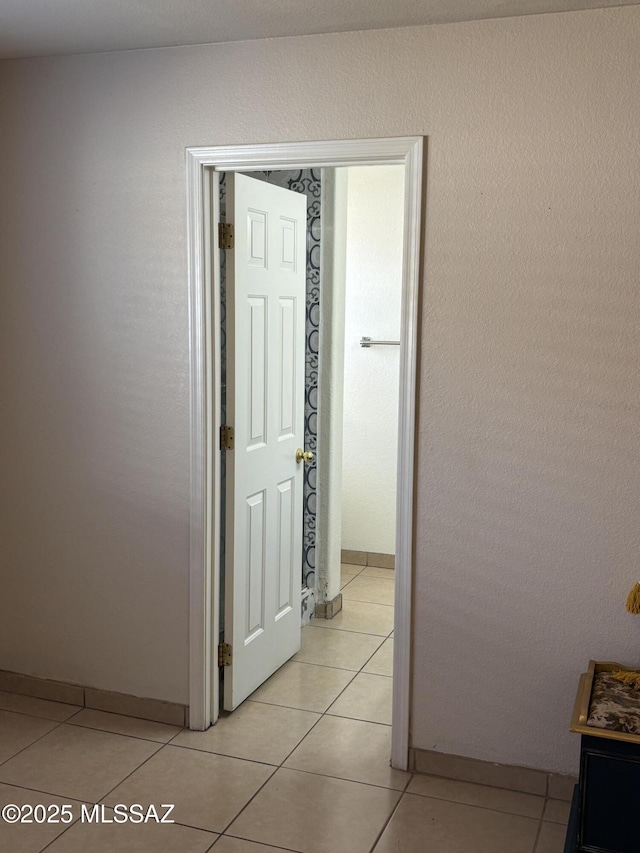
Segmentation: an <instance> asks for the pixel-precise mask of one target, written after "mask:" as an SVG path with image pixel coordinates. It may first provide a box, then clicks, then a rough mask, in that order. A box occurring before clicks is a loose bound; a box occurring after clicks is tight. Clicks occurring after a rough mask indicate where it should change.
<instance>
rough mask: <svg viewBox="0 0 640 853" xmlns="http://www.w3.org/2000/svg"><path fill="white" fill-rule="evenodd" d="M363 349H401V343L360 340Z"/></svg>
mask: <svg viewBox="0 0 640 853" xmlns="http://www.w3.org/2000/svg"><path fill="white" fill-rule="evenodd" d="M360 346H361V347H399V346H400V341H372V340H371V338H360Z"/></svg>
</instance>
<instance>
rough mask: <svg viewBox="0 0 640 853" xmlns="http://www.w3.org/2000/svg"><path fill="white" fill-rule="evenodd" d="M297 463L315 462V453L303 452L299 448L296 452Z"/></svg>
mask: <svg viewBox="0 0 640 853" xmlns="http://www.w3.org/2000/svg"><path fill="white" fill-rule="evenodd" d="M296 462H313V453H312V452H311V451H310V450H303V449H302V448H301V447H299V448H298V449H297V450H296Z"/></svg>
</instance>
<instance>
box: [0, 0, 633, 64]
mask: <svg viewBox="0 0 640 853" xmlns="http://www.w3.org/2000/svg"><path fill="white" fill-rule="evenodd" d="M639 3H640V0H0V59H8V58H15V57H25V56H51V55H61V54H70V53H96V52H103V51H111V50H132V49H137V48H148V47H169V46H173V45H185V44H203V43H215V42H227V41H241V40H245V39H258V38H271V37H275V36H299V35H310V34H314V33H334V32H346V31H349V30H367V29H379V28H382V27H407V26H415V25H420V24H446V23H453V22H455V21H475V20H480V19H483V18H503V17H510V16H514V15H535V14H540V13H544V12H568V11H574V10H578V9H596V8H603V7H606V6H631V5H638V4H639Z"/></svg>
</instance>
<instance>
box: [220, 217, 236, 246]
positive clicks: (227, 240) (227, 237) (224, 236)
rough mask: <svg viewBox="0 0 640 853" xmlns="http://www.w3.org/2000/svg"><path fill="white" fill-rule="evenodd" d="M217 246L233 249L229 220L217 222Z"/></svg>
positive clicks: (231, 229)
mask: <svg viewBox="0 0 640 853" xmlns="http://www.w3.org/2000/svg"><path fill="white" fill-rule="evenodd" d="M218 246H219V247H220V248H221V249H233V225H232V224H231V223H230V222H219V223H218Z"/></svg>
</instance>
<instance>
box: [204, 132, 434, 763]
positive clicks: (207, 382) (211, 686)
mask: <svg viewBox="0 0 640 853" xmlns="http://www.w3.org/2000/svg"><path fill="white" fill-rule="evenodd" d="M421 163H422V140H421V139H419V138H412V139H405V138H401V139H387V140H364V141H358V140H353V141H346V142H329V143H301V144H292V145H278V146H256V147H241V148H237V147H236V148H210V149H189V151H188V152H187V165H188V172H189V185H188V186H189V213H190V284H191V296H192V301H191V321H192V323H191V335H192V350H191V353H192V412H191V413H192V525H191V531H192V539H191V601H190V608H191V636H190V651H191V656H190V725H191V728H193V729H204V728H207V726H208V725H209V724H210V723H211V722H215V720H216V718H217V713H218V711H217V709H218V701H219V685H218V679H217V678H216V677H215V675H213V673H215V672H216V670H215V667H213V668H211V666H210V664H211V663H215V662H216V661H217V652H218V647H219V642H218V640H219V610H218V608H219V604H220V576H221V567H220V555H219V551H218V548H217V547H216V543H217V541H218V539H219V536H220V531H221V499H220V488H219V485H220V475H221V456H220V454H219V453H218V451H217V444H216V443H215V442H214V436H216V437H217V434H218V430H219V427H220V426H221V424H220V423H219V421H220V416H219V412H220V402H221V399H220V389H221V381H220V380H221V337H222V336H221V335H220V334H219V332H218V330H219V329H220V319H221V317H220V305H219V301H218V300H219V295H220V286H221V270H220V264H219V263H218V262H217V260H216V256H217V252H216V239H215V234H216V233H217V228H215V227H214V226H215V225H216V224H217V222H218V221H220V215H219V214H220V210H219V207H220V202H219V189H220V177H221V173H222V172H225V173H227V174H229V173H238V172H245V173H246V172H260V171H263V172H270V171H273V170H278V169H293V168H299V169H308V168H311V167H314V168H315V169H316V170H320V169H321V170H323V174H324V175H327V177H328V176H329V169H330V167H337V168H338V169H341V168H344V167H362V166H367V167H370V166H374V165H386V166H400V167H404V169H403V172H404V183H403V189H402V205H401V207H402V211H403V223H401V225H403V227H402V228H401V230H402V234H403V237H402V251H401V255H402V275H401V291H402V297H401V308H400V311H399V315H400V316H399V319H400V330H399V341H400V343H399V344H398V346H397V347H395V349H394V352H393V356H392V357H394V356H395V358H396V364H398V362H399V373H400V393H399V400H398V402H399V406H398V409H397V410H398V412H399V417H398V453H397V463H398V464H397V475H398V476H397V501H394V503H396V507H397V517H396V524H395V531H396V536H395V538H396V542H395V544H396V547H395V548H394V549H393V550H395V563H396V575H397V577H396V579H395V582H392V581H391V579H390V577H388V576H385V574H383V575H382V576H381V577H376V576H375V575H376V574H379V573H380V572H383V573H385V572H389V573H390V572H391V569H390V568H384V566H383V567H381V566H374V565H368V566H367V565H363V562H364V563H372V562H374V561H375V559H376V558H375V557H374V558H373V559H369V558H368V557H363V556H358V557H357V558H354V559H355V560H356V562H354V563H351V564H349V565H351V566H353V565H359V568H358V569H357V570H355V569H351V570H347V572H346V577H347V578H348V580H347V581H346V585H345V592H344V593H343V596H344V601H345V602H346V601H349V600H350V601H353V602H354V604H353V605H352V607H355V606H356V605H355V602H358V601H359V599H361V598H362V597H363V596H364V597H369V598H370V597H371V595H374V596H375V595H377V594H379V593H380V594H381V593H382V589H378V588H380V587H381V585H382V587H383V588H384V587H385V586H386V588H387V590H391V589H392V588H393V587H394V586H395V599H396V609H395V622H392V623H391V624H390V626H389V627H390V630H389V631H388V632H387V631H385V636H384V637H383V638H382V640H383V642H381V643H379V644H377V648H376V653H377V651H378V646H379V647H380V650H381V649H382V646H383V645H384V644H385V643H386V636H387V634H388V633H391V631H392V630H393V625H394V624H395V650H394V654H393V658H394V676H395V678H394V685H393V722H392V734H393V737H392V764H393V766H394V767H397V768H398V769H404V768H406V766H407V760H408V732H409V679H410V666H409V664H410V658H409V651H410V618H409V617H410V601H411V541H412V520H413V452H414V435H415V375H416V358H417V345H416V341H417V303H418V257H419V245H420V240H419V233H420V232H419V222H420V203H421V187H422V178H421V175H422V172H421ZM331 172H332V174H331V178H333V192H334V195H333V200H332V201H331V199H330V201H331V203H335V198H336V193H335V191H336V186H337V184H338V183H339V180H336V176H337V175H338V172H333V170H331ZM354 174H355V173H354ZM328 183H329V184H330V183H331V180H328ZM249 209H250V210H251V211H253V213H250V214H249V216H248V217H246V216H244V214H243V216H242V217H241V219H242V218H244V219H247V220H248V221H249V222H250V223H251V222H254V221H255V222H257V223H258V225H256V226H255V229H254V230H253V231H252V234H253V236H252V237H251V240H253V241H254V243H252V244H251V251H253V250H254V249H255V251H256V253H257V254H256V253H254V254H255V257H254V258H253V261H251V264H250V265H254V266H255V265H256V264H258V261H259V260H260V249H259V246H258V243H259V242H260V239H261V238H260V234H262V233H263V232H262V231H261V230H260V229H261V228H262V226H261V225H260V224H259V221H260V216H262V214H259V215H258V214H257V213H255V212H256V211H258V212H259V210H260V209H261V208H260V205H259V204H253V203H251V202H249V207H248V208H247V210H249ZM335 210H337V208H335ZM254 214H255V215H254ZM266 215H267V214H265V217H266ZM275 216H276V214H274V217H275ZM277 216H278V217H279V220H278V221H279V222H280V224H282V222H285V224H286V228H285V230H284V231H282V234H281V235H280V237H279V240H280V243H278V244H277V245H278V246H281V247H283V246H285V245H286V246H289V248H288V249H287V250H286V251H287V252H289V251H293V249H291V247H292V246H294V245H295V239H294V238H293V237H291V234H294V235H295V228H296V226H295V224H292V223H293V222H294V219H295V215H294V214H291V215H290V214H289V213H285V214H277ZM263 218H264V217H263ZM265 221H266V220H265ZM287 223H288V224H287ZM250 227H251V228H253V225H250ZM287 229H288V231H287ZM336 233H340V229H339V228H337V229H336ZM287 234H288V235H289V236H287ZM256 235H257V236H256ZM282 235H284V236H282ZM327 236H328V235H327ZM290 237H291V240H293V242H291V241H290ZM255 241H257V242H255ZM287 241H289V242H287ZM245 242H246V241H245ZM327 242H328V240H327ZM289 243H290V245H289ZM265 246H266V244H265ZM256 247H258V248H256ZM276 248H277V247H276ZM284 251H285V250H284V249H283V252H284ZM332 251H333V254H334V255H335V254H336V253H335V241H334V249H333V250H332ZM282 257H283V258H284V254H283V256H282ZM283 263H284V261H283ZM286 263H287V264H289V266H288V267H287V269H291V270H293V269H294V267H295V266H296V263H295V259H294V257H293V255H291V258H290V259H289V260H288V261H286ZM258 265H259V264H258ZM252 288H253V290H252ZM249 290H250V291H251V294H252V295H251V299H253V300H254V302H255V305H254V308H255V311H256V312H257V313H255V312H254V313H255V317H257V318H258V320H256V323H257V325H256V329H258V337H257V338H255V340H254V342H253V343H252V344H251V346H250V350H251V347H253V349H255V348H256V343H255V341H262V340H263V338H264V337H265V336H263V337H260V334H261V333H260V328H259V327H260V323H262V320H260V317H261V316H262V314H261V311H262V308H261V307H260V304H259V297H258V296H256V295H255V294H254V290H255V287H254V285H253V284H252V285H250V288H249ZM247 292H249V291H247ZM295 298H296V297H295V296H291V297H289V296H287V297H280V300H279V301H280V307H281V308H282V306H283V305H285V303H287V301H289V302H291V304H294V302H295ZM256 300H257V301H256ZM265 304H266V303H265ZM333 307H334V309H335V305H334V306H333ZM285 308H286V306H285ZM318 310H319V311H320V308H319V309H318ZM323 310H324V309H323ZM252 311H253V308H252ZM282 311H284V313H282V317H285V319H284V320H282V322H281V324H280V326H278V328H279V329H280V330H281V331H282V329H285V330H287V329H288V330H289V331H286V334H285V333H282V334H283V335H284V337H282V340H284V341H285V342H286V341H289V338H288V337H287V335H290V333H291V328H293V327H292V326H291V324H289V325H287V323H288V322H289V321H287V320H286V310H285V309H284V308H282ZM292 316H293V314H292ZM318 319H319V315H318ZM325 319H326V318H325ZM292 322H293V321H292ZM290 327H291V328H290ZM264 328H265V329H266V326H265V327H264ZM326 328H333V326H331V325H327V326H326ZM273 329H276V326H273ZM382 334H385V335H388V332H386V331H383V333H382ZM396 335H397V332H396ZM271 336H272V337H273V335H271ZM380 336H381V333H380V332H378V331H374V332H373V334H366V333H365V332H364V331H363V333H362V334H361V335H360V337H363V338H364V337H373V338H374V339H375V340H378V339H383V338H382V337H380ZM282 340H280V343H279V344H278V347H277V348H276V349H278V348H279V350H281V351H283V344H282ZM291 340H293V339H291ZM334 343H335V342H334ZM357 344H358V348H359V349H360V350H361V351H362V353H363V354H364V353H366V354H371V355H382V354H383V353H384V355H385V356H387V357H388V356H391V355H392V354H391V349H392V347H393V345H390V346H389V347H388V348H387V346H386V345H384V344H383V345H381V346H380V347H379V349H377V350H374V347H373V346H369V347H360V341H358V342H357ZM261 345H262V344H261ZM285 348H286V347H285ZM338 349H339V348H338V347H337V345H336V346H334V356H335V355H336V353H337V352H338ZM251 351H253V350H251ZM342 355H343V357H344V348H343V349H342ZM274 363H275V362H274ZM281 363H284V361H283V360H282V359H281ZM256 364H258V362H257V361H256ZM378 367H380V365H378ZM287 375H289V374H287ZM396 375H397V373H396ZM280 379H281V377H280ZM261 381H262V380H261ZM287 381H289V380H287ZM321 381H322V380H321ZM285 384H286V383H285ZM280 385H282V381H281V382H280ZM252 387H254V386H252ZM255 387H258V386H255ZM243 388H244V386H243ZM254 390H255V389H254ZM242 393H243V394H244V390H243V391H242ZM251 394H253V397H254V398H255V393H254V391H252V392H251ZM250 396H251V395H250ZM285 396H286V395H285ZM252 399H253V398H252ZM256 399H257V398H256ZM286 400H287V401H289V402H290V395H289V396H286ZM289 402H288V403H287V405H288V404H289ZM321 406H322V404H321ZM280 408H281V410H282V411H284V410H283V409H282V406H281V407H280ZM256 411H260V406H259V405H258V408H257V409H256ZM368 417H369V418H373V417H375V411H374V410H372V411H370V412H369V413H368ZM336 423H337V422H336V421H335V418H334V426H335V425H336ZM321 433H322V431H321ZM282 435H283V436H284V437H285V438H286V437H287V436H288V433H287V435H284V433H282ZM256 436H257V433H256V435H255V436H254V437H253V439H252V441H253V445H252V446H254V447H257V446H258V445H259V444H260V440H261V439H260V436H257V438H256ZM324 440H325V439H324V438H323V437H321V438H320V441H321V442H322V441H324ZM329 440H330V439H329ZM256 442H257V443H256ZM299 449H301V448H299ZM234 452H236V451H234ZM289 455H290V454H289ZM320 455H321V456H322V455H323V454H322V452H321V454H320ZM333 455H334V457H335V455H336V454H335V453H334V454H333ZM327 456H328V457H330V456H331V454H327ZM238 458H240V456H239V455H238ZM254 458H255V459H257V456H255V457H254ZM318 476H319V479H320V480H322V472H321V471H320V470H319V471H318ZM330 481H331V478H329V482H330ZM281 482H284V481H283V480H282V481H281ZM287 482H288V481H287ZM291 482H292V483H293V480H291ZM252 488H254V487H253V486H252ZM284 491H287V490H286V489H285V490H284ZM290 491H291V490H290ZM318 492H319V493H318V494H317V495H316V496H315V497H314V501H313V502H309V503H310V504H311V503H316V504H317V501H318V500H323V499H324V498H326V495H324V496H323V494H322V483H321V482H320V483H319V488H318ZM256 494H262V492H255V491H254V492H252V494H251V496H250V497H251V498H252V500H253V503H251V502H250V503H251V506H254V505H255V506H258V505H259V504H260V500H254V498H255V495H256ZM264 494H265V495H266V492H264ZM245 497H246V496H245ZM288 499H289V498H288V497H287V498H286V499H284V500H285V504H286V505H287V506H288V504H287V503H286V501H287V500H288ZM243 500H244V498H243ZM285 504H283V505H285ZM243 506H244V504H243ZM243 511H244V510H243ZM256 513H257V515H256V518H257V517H258V515H259V516H260V518H261V519H262V522H261V523H263V522H264V520H265V518H266V516H263V515H261V511H260V512H258V511H257V510H256ZM320 518H322V521H319V524H320V526H321V527H322V526H323V525H325V526H326V525H329V526H330V522H329V519H328V516H326V515H325V516H323V514H322V512H320V513H319V515H318V519H320ZM256 523H257V522H256ZM392 526H393V525H392ZM256 529H257V528H256ZM260 530H262V528H260ZM261 537H262V532H260V534H259V537H258V539H256V541H258V540H259V541H262V538H261ZM276 538H277V537H276ZM330 538H331V537H330V536H329V539H330ZM335 538H336V535H335V530H334V540H335ZM287 541H288V540H287ZM321 541H323V542H326V541H328V540H325V539H323V537H322V536H321V537H320V540H319V541H318V543H317V544H318V546H320V542H321ZM334 544H335V543H334ZM340 544H342V543H340ZM351 544H354V543H353V542H352V543H351ZM376 547H378V546H377V545H376V544H375V541H374V540H372V541H371V545H369V546H368V550H367V549H365V548H362V549H347V550H361V554H376V553H378V554H379V553H384V552H381V551H376V550H375V548H376ZM254 550H255V549H254ZM387 550H389V549H388V548H387ZM256 553H257V552H256ZM321 555H322V547H319V551H316V554H315V555H313V558H312V555H311V553H310V551H308V552H307V555H306V560H305V562H306V567H307V569H309V567H310V566H311V563H312V562H313V563H315V560H316V559H317V558H318V557H319V558H320V561H322V559H323V558H322V556H321ZM388 556H390V555H388ZM339 564H340V557H339V556H338V560H337V566H336V561H335V560H333V561H331V566H333V568H334V569H335V568H337V567H339ZM313 568H314V570H315V571H316V577H315V579H314V582H315V588H316V590H317V594H318V601H316V602H315V605H316V606H318V605H320V609H322V608H323V607H324V608H325V609H326V608H329V607H334V608H336V609H338V606H337V604H336V602H337V601H339V598H340V593H338V595H335V596H332V595H331V593H332V588H331V587H332V584H333V585H335V579H333V578H332V577H331V573H332V569H331V567H329V568H327V565H326V564H325V565H324V566H322V565H321V563H320V564H319V565H318V566H317V567H316V566H315V565H314V566H313ZM356 572H357V576H356ZM307 577H308V574H307ZM337 583H338V589H339V587H340V581H339V580H338V582H337ZM349 587H351V590H350V591H349ZM374 588H375V590H374ZM372 590H373V592H372ZM256 600H257V599H256ZM360 604H364V605H366V604H369V606H370V607H375V606H376V603H375V602H366V601H365V602H360ZM379 606H381V607H388V606H389V605H382V604H381V605H379ZM286 609H287V608H283V610H282V612H283V613H284V611H285V610H286ZM288 609H291V608H290V607H289V608H288ZM326 615H330V614H326ZM335 619H336V620H342V621H348V619H349V616H348V610H347V609H345V610H344V612H343V615H342V616H340V614H339V613H338V615H337V616H336V617H335ZM254 621H255V620H254ZM322 621H323V623H324V624H325V625H328V626H330V625H331V622H332V620H328V619H327V620H322ZM256 624H257V623H256ZM334 624H336V625H337V622H336V623H334ZM319 626H320V620H319V619H316V620H314V629H315V631H316V634H317V632H318V627H319ZM346 630H349V629H348V628H347V629H346ZM258 633H259V631H258ZM255 634H256V632H255V631H254V634H253V635H252V636H251V638H250V639H253V636H254V635H255ZM243 645H244V646H246V645H247V642H246V641H245V642H244V644H243ZM389 646H390V644H387V648H389ZM378 665H382V664H381V663H380V662H378ZM372 666H375V664H373V657H372Z"/></svg>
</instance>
